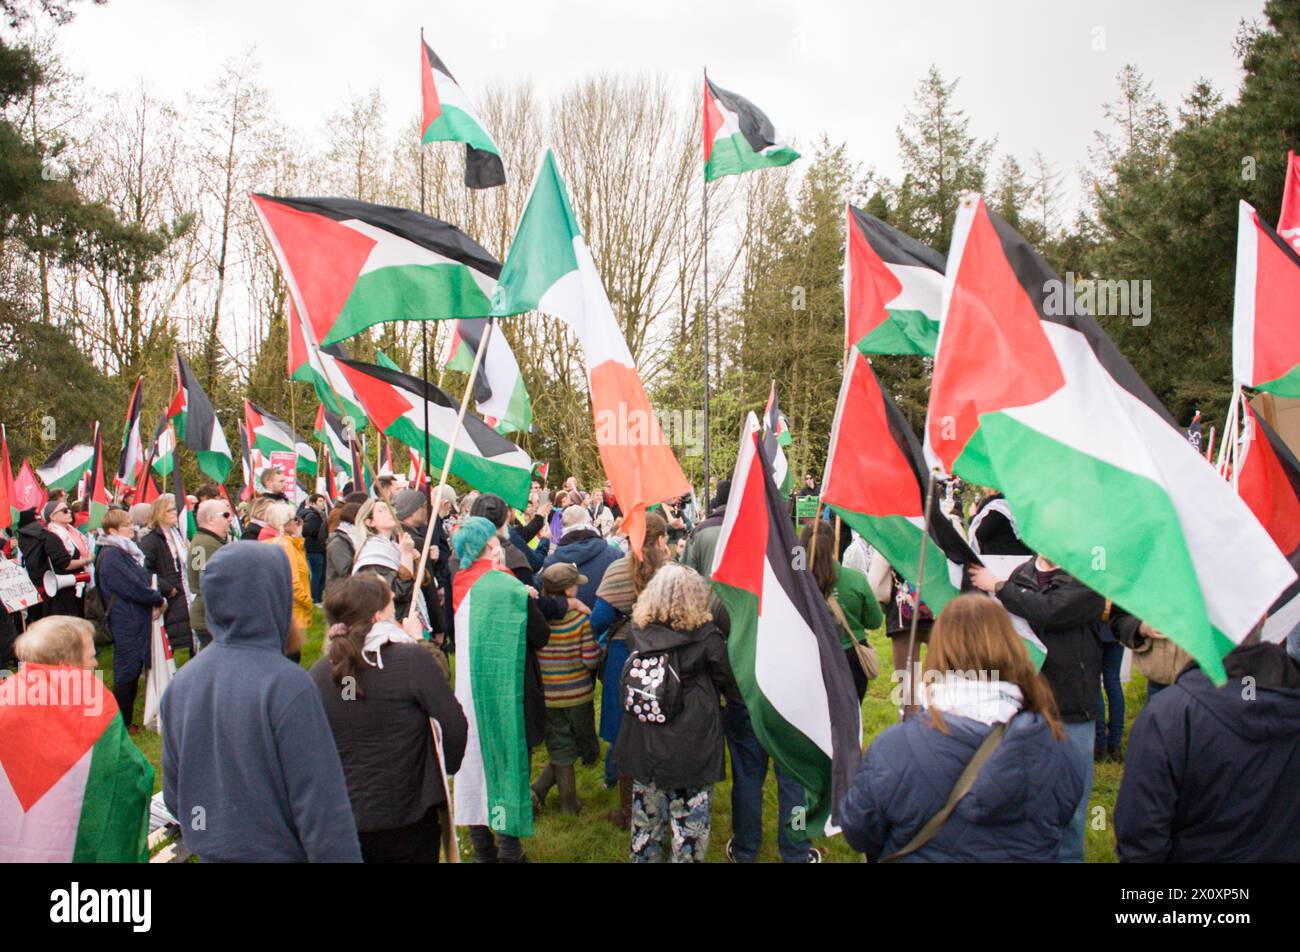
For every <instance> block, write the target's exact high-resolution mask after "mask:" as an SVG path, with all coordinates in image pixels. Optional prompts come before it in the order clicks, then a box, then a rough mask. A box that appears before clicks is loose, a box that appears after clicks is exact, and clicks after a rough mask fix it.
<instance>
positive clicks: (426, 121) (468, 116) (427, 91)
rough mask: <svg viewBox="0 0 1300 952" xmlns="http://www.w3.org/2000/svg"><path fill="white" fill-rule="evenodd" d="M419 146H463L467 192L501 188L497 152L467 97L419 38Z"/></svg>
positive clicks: (502, 170)
mask: <svg viewBox="0 0 1300 952" xmlns="http://www.w3.org/2000/svg"><path fill="white" fill-rule="evenodd" d="M420 100H421V103H422V104H423V111H422V112H421V119H420V144H421V145H424V144H426V143H429V142H463V143H465V184H466V185H467V186H469V187H470V188H492V187H493V186H494V185H504V184H505V181H506V170H505V166H504V165H502V164H501V150H500V149H498V148H497V144H496V143H495V142H493V141H492V137H491V136H490V135H488V133H487V129H485V128H484V127H483V123H482V122H481V121H480V120H479V117H478V114H477V113H476V112H475V111H474V107H473V106H472V105H470V101H469V97H468V96H466V95H465V91H464V90H463V89H461V88H460V84H458V83H457V82H456V80H455V79H453V78H452V75H451V70H449V69H448V68H447V67H446V66H445V65H444V64H443V62H442V60H440V59H438V54H437V53H435V52H434V51H433V50H431V49H430V48H429V44H428V43H426V42H424V33H423V31H421V34H420Z"/></svg>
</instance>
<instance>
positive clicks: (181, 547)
mask: <svg viewBox="0 0 1300 952" xmlns="http://www.w3.org/2000/svg"><path fill="white" fill-rule="evenodd" d="M158 529H159V531H160V532H162V537H163V538H164V539H165V540H167V548H168V550H169V551H170V552H171V554H172V562H173V564H174V565H175V566H176V570H177V571H178V572H179V573H180V576H181V591H183V592H184V593H185V606H186V608H188V607H189V606H190V605H191V604H193V602H194V593H193V592H191V591H190V579H189V575H190V573H189V572H187V571H185V553H186V552H187V551H189V543H187V542H186V541H185V537H184V536H183V535H181V530H180V529H177V528H176V527H175V526H173V527H172V528H170V529H164V528H163V527H162V526H159V527H158Z"/></svg>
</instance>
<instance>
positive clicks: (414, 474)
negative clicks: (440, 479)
mask: <svg viewBox="0 0 1300 952" xmlns="http://www.w3.org/2000/svg"><path fill="white" fill-rule="evenodd" d="M406 452H408V453H410V454H411V468H410V469H409V470H407V480H406V481H407V482H408V483H410V484H411V488H412V489H415V490H418V491H420V492H425V491H426V489H427V487H426V485H425V484H426V483H428V481H429V480H428V478H427V477H426V476H425V474H424V460H422V459H420V454H419V453H417V452H416V451H415V450H414V449H412V448H411V447H409V446H408V447H407V448H406Z"/></svg>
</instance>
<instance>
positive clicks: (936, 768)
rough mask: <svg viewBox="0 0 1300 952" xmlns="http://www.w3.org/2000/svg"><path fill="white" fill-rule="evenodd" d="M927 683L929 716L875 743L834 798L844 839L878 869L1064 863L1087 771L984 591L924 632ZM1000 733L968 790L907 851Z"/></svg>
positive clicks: (965, 598) (1044, 687)
mask: <svg viewBox="0 0 1300 952" xmlns="http://www.w3.org/2000/svg"><path fill="white" fill-rule="evenodd" d="M994 677H996V678H997V679H998V680H992V678H994ZM923 678H924V681H925V688H924V689H923V697H922V700H923V701H924V703H925V707H924V709H923V710H922V711H921V712H920V713H919V714H918V715H917V716H915V717H912V718H909V719H908V720H905V721H903V722H902V723H899V724H895V725H894V726H893V727H890V728H888V729H887V730H885V731H884V732H883V733H882V734H881V735H880V736H879V737H877V738H876V740H875V741H874V742H873V743H872V745H871V747H870V748H868V750H867V752H866V754H864V755H863V757H862V762H861V763H860V764H859V766H858V771H857V775H856V776H855V777H854V778H853V782H852V784H851V785H850V787H849V791H848V793H846V794H845V796H844V798H843V799H842V800H841V801H840V809H839V823H840V827H841V828H842V829H843V831H844V839H845V841H846V842H847V843H848V844H849V845H850V846H852V847H853V848H854V849H855V850H857V851H858V852H860V853H865V854H866V855H867V858H868V859H870V860H871V861H873V862H874V861H878V860H887V861H898V862H910V863H925V862H930V863H938V862H957V863H988V862H992V863H1006V862H1039V863H1050V862H1057V861H1059V859H1060V855H1061V843H1062V840H1063V838H1064V834H1065V831H1066V828H1067V826H1068V825H1069V823H1070V818H1071V816H1072V815H1073V814H1074V808H1075V805H1076V804H1077V803H1078V801H1079V797H1080V796H1081V795H1082V793H1083V783H1084V777H1083V768H1082V765H1081V764H1080V763H1079V758H1078V757H1077V756H1075V754H1074V751H1073V748H1071V746H1070V744H1069V742H1068V741H1067V740H1066V739H1065V736H1066V735H1065V732H1064V731H1063V730H1062V728H1061V723H1060V721H1059V720H1058V718H1057V715H1056V702H1055V700H1054V698H1053V696H1052V689H1051V688H1050V687H1049V686H1048V684H1047V681H1046V680H1045V679H1044V678H1042V677H1041V676H1040V675H1039V674H1038V673H1037V672H1036V671H1034V667H1033V663H1032V662H1031V661H1030V660H1029V655H1028V653H1027V652H1026V651H1025V649H1024V647H1023V645H1022V644H1021V641H1020V638H1019V636H1018V635H1016V633H1015V631H1014V629H1013V628H1012V627H1011V619H1010V616H1008V615H1007V613H1006V611H1005V610H1004V609H1003V608H1002V607H1001V606H1000V605H999V604H998V603H997V602H996V601H994V600H993V599H991V598H987V597H985V596H984V595H978V594H969V595H959V596H958V597H957V598H954V599H953V600H952V601H950V602H949V603H948V604H947V606H946V607H945V608H944V610H943V613H942V614H941V615H940V616H939V618H938V620H936V622H935V625H934V629H933V631H932V632H931V641H930V650H929V652H928V654H927V655H926V659H925V672H924V675H923ZM995 730H1000V731H1003V733H1002V735H1001V738H1000V739H996V738H994V739H993V740H991V741H990V743H995V746H994V747H993V750H992V753H991V755H989V756H988V759H987V760H985V761H984V763H983V764H982V766H981V767H980V769H979V771H978V773H977V774H976V776H975V779H974V784H973V785H972V786H971V787H970V789H969V791H968V792H967V793H966V794H965V795H964V796H962V797H961V798H960V799H959V800H958V801H957V803H956V807H955V808H954V809H953V810H952V812H951V814H950V815H949V816H948V817H947V819H946V820H945V821H944V822H942V823H941V824H940V825H939V827H938V829H937V832H935V833H934V834H933V835H932V836H931V837H929V838H928V839H924V840H923V841H922V842H919V843H914V842H913V839H914V838H915V837H916V836H917V834H918V833H920V831H921V829H922V827H924V826H925V825H926V824H927V822H928V821H929V820H930V819H931V818H932V817H934V816H936V815H937V814H939V812H940V811H941V810H942V809H943V807H944V805H945V803H946V802H947V801H948V798H949V795H950V794H951V793H952V792H953V790H954V788H955V787H956V786H957V781H958V779H959V778H960V777H961V775H962V772H963V771H964V770H965V769H966V766H967V764H968V763H970V762H971V761H972V759H973V758H974V756H975V754H976V751H977V750H979V749H980V747H981V745H982V744H983V743H984V741H985V740H986V739H987V738H989V737H990V735H991V734H992V732H993V731H995ZM1089 766H1091V765H1089ZM894 854H899V855H897V856H895V855H894Z"/></svg>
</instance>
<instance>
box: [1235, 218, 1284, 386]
mask: <svg viewBox="0 0 1300 952" xmlns="http://www.w3.org/2000/svg"><path fill="white" fill-rule="evenodd" d="M1232 372H1233V376H1234V377H1235V378H1236V380H1237V382H1238V383H1240V384H1242V385H1244V386H1247V387H1254V388H1255V389H1256V390H1266V391H1268V392H1269V393H1273V394H1276V395H1277V396H1279V397H1300V255H1298V254H1297V253H1296V252H1295V251H1294V250H1293V249H1292V248H1291V246H1290V245H1288V244H1287V243H1286V241H1285V240H1284V239H1283V238H1282V237H1281V236H1280V235H1279V234H1278V233H1277V232H1275V231H1274V230H1273V229H1272V228H1270V227H1268V223H1267V222H1265V221H1264V219H1262V218H1260V217H1259V213H1258V212H1257V211H1255V209H1253V208H1251V207H1250V206H1249V205H1247V204H1246V203H1245V202H1242V203H1241V204H1240V206H1239V209H1238V215H1237V282H1236V290H1235V294H1234V297H1233V308H1232Z"/></svg>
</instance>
